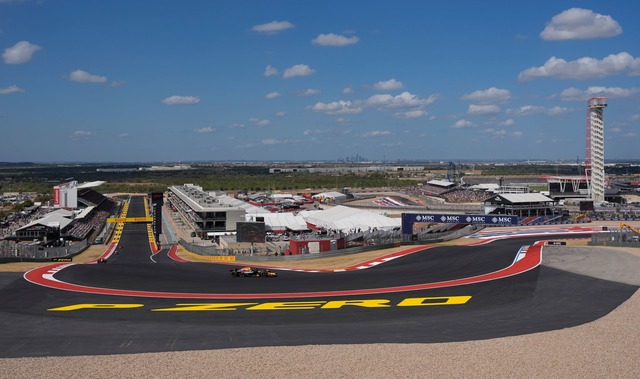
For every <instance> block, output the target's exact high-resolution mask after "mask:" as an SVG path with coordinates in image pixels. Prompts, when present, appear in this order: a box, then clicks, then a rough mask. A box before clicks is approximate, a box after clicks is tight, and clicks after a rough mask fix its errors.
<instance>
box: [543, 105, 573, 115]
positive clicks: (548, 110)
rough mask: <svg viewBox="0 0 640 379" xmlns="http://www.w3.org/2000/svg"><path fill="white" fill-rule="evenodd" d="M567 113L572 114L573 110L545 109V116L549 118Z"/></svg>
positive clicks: (560, 108) (562, 108)
mask: <svg viewBox="0 0 640 379" xmlns="http://www.w3.org/2000/svg"><path fill="white" fill-rule="evenodd" d="M569 112H573V109H572V108H567V107H553V108H549V109H547V114H548V115H549V116H557V115H559V114H563V113H569Z"/></svg>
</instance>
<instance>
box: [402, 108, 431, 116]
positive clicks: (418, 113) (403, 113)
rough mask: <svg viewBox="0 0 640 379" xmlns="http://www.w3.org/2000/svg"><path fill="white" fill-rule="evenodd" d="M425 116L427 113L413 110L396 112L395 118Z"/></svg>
mask: <svg viewBox="0 0 640 379" xmlns="http://www.w3.org/2000/svg"><path fill="white" fill-rule="evenodd" d="M426 115H427V112H425V111H423V110H422V109H415V110H412V111H406V112H398V113H396V114H395V116H396V117H398V118H418V117H422V116H426Z"/></svg>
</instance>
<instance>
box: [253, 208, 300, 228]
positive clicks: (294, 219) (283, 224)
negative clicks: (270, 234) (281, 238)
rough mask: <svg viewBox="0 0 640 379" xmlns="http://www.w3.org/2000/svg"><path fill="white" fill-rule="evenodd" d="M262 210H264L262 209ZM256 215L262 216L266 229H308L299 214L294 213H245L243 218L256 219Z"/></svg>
mask: <svg viewBox="0 0 640 379" xmlns="http://www.w3.org/2000/svg"><path fill="white" fill-rule="evenodd" d="M263 211H264V210H263ZM258 217H262V218H264V223H265V226H266V229H267V231H278V232H280V231H285V230H294V231H303V230H309V227H307V223H306V222H305V220H304V218H303V217H302V216H300V215H294V214H293V213H289V212H284V213H256V214H247V215H246V216H245V219H246V220H247V221H254V222H255V221H256V220H257V218H258Z"/></svg>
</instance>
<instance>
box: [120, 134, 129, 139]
mask: <svg viewBox="0 0 640 379" xmlns="http://www.w3.org/2000/svg"><path fill="white" fill-rule="evenodd" d="M118 137H120V138H128V137H129V133H120V134H119V135H118Z"/></svg>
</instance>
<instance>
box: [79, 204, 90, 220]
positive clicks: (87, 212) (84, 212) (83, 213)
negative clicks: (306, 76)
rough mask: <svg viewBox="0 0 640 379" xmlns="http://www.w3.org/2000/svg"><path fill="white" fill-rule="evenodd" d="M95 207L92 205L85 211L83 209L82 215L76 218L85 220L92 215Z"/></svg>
mask: <svg viewBox="0 0 640 379" xmlns="http://www.w3.org/2000/svg"><path fill="white" fill-rule="evenodd" d="M94 208H95V207H94V206H93V205H90V206H88V207H86V208H85V209H83V210H82V211H81V212H80V213H78V215H77V216H76V218H78V219H80V218H84V217H85V216H86V215H88V214H89V213H91V211H92V210H93V209H94Z"/></svg>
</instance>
